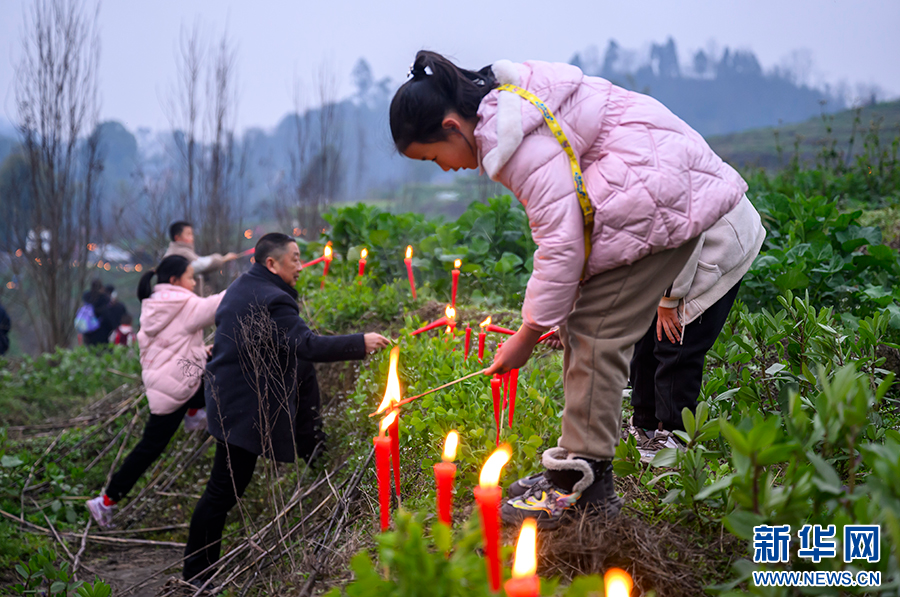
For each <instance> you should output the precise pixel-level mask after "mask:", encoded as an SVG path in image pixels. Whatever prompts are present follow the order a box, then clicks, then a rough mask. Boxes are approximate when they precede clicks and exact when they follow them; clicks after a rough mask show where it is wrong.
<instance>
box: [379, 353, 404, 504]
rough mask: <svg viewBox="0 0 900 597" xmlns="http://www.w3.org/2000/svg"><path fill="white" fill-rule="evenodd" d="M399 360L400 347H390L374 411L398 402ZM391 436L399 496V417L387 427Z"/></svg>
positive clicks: (380, 410)
mask: <svg viewBox="0 0 900 597" xmlns="http://www.w3.org/2000/svg"><path fill="white" fill-rule="evenodd" d="M399 360H400V347H399V346H395V347H394V348H393V349H391V362H390V367H389V369H388V381H387V388H386V389H385V391H384V399H383V400H382V401H381V404H380V405H379V406H378V410H377V411H375V412H379V413H380V412H384V411H386V410H387V409H389V408H392V407H393V406H394V405H395V404H396V403H398V402H400V376H399V375H398V374H397V362H398V361H399ZM388 432H389V435H390V437H391V460H392V461H393V463H394V491H395V493H396V494H397V497H398V498H399V497H400V419H399V418H394V420H393V422H392V423H391V425H390V428H389V429H388Z"/></svg>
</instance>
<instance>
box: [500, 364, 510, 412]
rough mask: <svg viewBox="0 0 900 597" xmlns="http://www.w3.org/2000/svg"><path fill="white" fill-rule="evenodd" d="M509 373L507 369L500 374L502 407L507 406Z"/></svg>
mask: <svg viewBox="0 0 900 597" xmlns="http://www.w3.org/2000/svg"><path fill="white" fill-rule="evenodd" d="M509 374H510V371H507V372H506V373H504V374H503V375H501V376H500V377H501V378H502V379H503V408H506V407H507V406H509Z"/></svg>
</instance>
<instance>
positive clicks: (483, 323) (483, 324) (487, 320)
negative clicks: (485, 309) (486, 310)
mask: <svg viewBox="0 0 900 597" xmlns="http://www.w3.org/2000/svg"><path fill="white" fill-rule="evenodd" d="M478 325H480V326H481V327H484V326H486V325H491V318H490V317H488V318H487V319H485V320H484V321H482V322H481V323H479V324H478Z"/></svg>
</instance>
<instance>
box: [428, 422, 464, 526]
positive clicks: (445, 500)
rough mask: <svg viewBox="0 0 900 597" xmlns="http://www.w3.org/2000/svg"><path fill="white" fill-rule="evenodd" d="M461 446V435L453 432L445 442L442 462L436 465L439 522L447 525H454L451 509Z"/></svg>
mask: <svg viewBox="0 0 900 597" xmlns="http://www.w3.org/2000/svg"><path fill="white" fill-rule="evenodd" d="M458 445H459V434H458V433H457V432H456V431H451V432H450V433H448V434H447V439H446V440H444V455H443V457H442V459H441V460H442V462H438V463H437V464H435V465H434V477H435V480H436V481H437V513H438V520H439V521H441V522H442V523H444V524H446V525H448V526H449V525H451V524H452V523H453V515H452V514H451V508H452V506H453V479H454V478H455V477H456V465H455V464H453V460H454V459H455V458H456V448H457V446H458Z"/></svg>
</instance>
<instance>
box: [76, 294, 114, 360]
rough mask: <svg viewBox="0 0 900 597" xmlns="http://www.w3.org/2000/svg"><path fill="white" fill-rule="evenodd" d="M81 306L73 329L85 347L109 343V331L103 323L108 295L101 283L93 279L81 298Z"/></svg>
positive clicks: (107, 304)
mask: <svg viewBox="0 0 900 597" xmlns="http://www.w3.org/2000/svg"><path fill="white" fill-rule="evenodd" d="M81 301H82V305H81V308H80V309H78V312H77V313H76V314H75V329H76V330H77V331H78V333H79V334H81V337H82V339H83V341H84V345H85V346H97V345H99V344H106V343H107V342H109V333H110V331H111V330H109V329H107V327H106V326H105V325H104V323H103V318H104V317H105V315H106V307H107V306H109V295H108V294H106V289H105V288H104V287H103V282H101V281H100V280H99V279H95V280H93V281H92V282H91V289H90V290H88V291H86V292H85V293H84V294H83V295H82V296H81Z"/></svg>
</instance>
